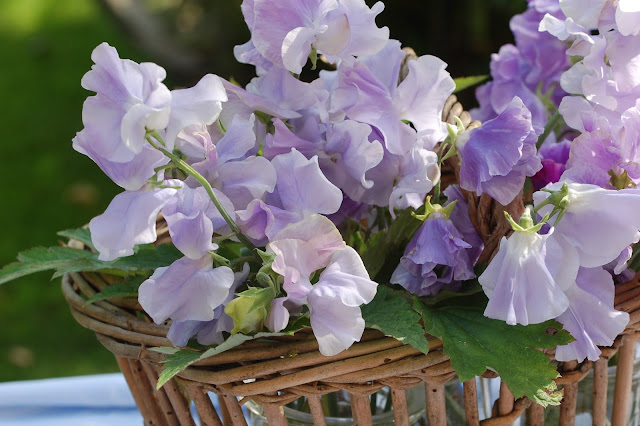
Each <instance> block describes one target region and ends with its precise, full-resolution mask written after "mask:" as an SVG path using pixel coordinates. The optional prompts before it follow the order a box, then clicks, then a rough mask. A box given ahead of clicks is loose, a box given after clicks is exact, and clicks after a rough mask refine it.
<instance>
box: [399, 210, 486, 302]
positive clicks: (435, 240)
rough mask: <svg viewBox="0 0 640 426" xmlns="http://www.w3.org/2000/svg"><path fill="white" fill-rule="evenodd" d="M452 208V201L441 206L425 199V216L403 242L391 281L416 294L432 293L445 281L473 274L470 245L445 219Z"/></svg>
mask: <svg viewBox="0 0 640 426" xmlns="http://www.w3.org/2000/svg"><path fill="white" fill-rule="evenodd" d="M455 209H456V203H455V202H454V203H450V204H448V208H446V207H444V208H443V207H441V206H440V205H438V204H436V205H435V206H433V205H431V203H430V202H429V201H427V213H426V216H427V217H426V218H425V220H424V223H423V224H422V226H421V227H420V229H418V231H417V232H416V233H415V235H414V236H413V238H412V239H411V241H409V244H407V247H406V248H405V252H404V255H403V256H402V258H401V260H400V264H399V265H398V267H397V268H396V269H395V271H394V272H393V275H392V276H391V283H392V284H400V285H401V286H402V287H404V288H406V289H407V290H409V292H411V293H413V294H415V295H417V296H434V295H435V294H437V293H438V292H439V291H440V290H441V289H442V288H443V287H444V286H446V285H449V284H452V283H459V282H461V281H465V280H469V279H472V278H475V276H476V275H475V273H474V272H473V266H474V263H473V262H474V261H475V260H476V259H477V258H476V259H473V258H471V257H470V254H471V253H472V252H473V247H472V246H471V244H469V243H467V242H466V241H465V240H464V237H463V236H462V234H461V233H460V232H459V231H458V230H457V229H456V227H455V225H454V224H453V222H452V221H451V220H450V219H449V217H450V216H451V213H452V210H455Z"/></svg>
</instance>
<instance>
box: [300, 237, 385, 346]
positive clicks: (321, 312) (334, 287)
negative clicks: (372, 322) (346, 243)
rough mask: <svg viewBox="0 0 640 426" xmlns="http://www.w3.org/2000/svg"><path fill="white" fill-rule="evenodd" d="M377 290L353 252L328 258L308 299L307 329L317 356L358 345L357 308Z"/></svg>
mask: <svg viewBox="0 0 640 426" xmlns="http://www.w3.org/2000/svg"><path fill="white" fill-rule="evenodd" d="M377 287H378V284H377V283H375V282H373V281H371V279H370V278H369V273H368V272H367V270H366V268H365V267H364V264H363V263H362V259H360V256H359V255H358V253H357V252H356V251H355V250H354V249H353V248H351V247H346V248H345V249H344V250H341V251H338V252H336V253H335V254H334V255H333V256H332V258H331V261H330V263H329V264H328V265H327V267H326V268H325V270H324V271H323V272H322V274H320V278H319V280H318V282H317V283H316V284H315V285H314V286H313V288H312V289H311V291H310V292H309V295H308V305H309V309H310V310H311V328H312V329H313V334H314V335H315V336H316V339H317V340H318V345H319V349H320V353H321V354H323V355H325V356H332V355H335V354H337V353H339V352H342V351H343V350H345V349H347V348H349V347H350V346H351V345H352V344H353V343H354V342H358V341H360V338H361V337H362V333H363V332H364V319H363V318H362V312H361V310H360V305H362V304H366V303H369V302H371V301H372V300H373V298H374V297H375V295H376V290H377Z"/></svg>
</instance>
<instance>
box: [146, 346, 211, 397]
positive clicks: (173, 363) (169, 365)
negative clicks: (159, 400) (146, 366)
mask: <svg viewBox="0 0 640 426" xmlns="http://www.w3.org/2000/svg"><path fill="white" fill-rule="evenodd" d="M200 355H201V354H200V352H198V351H194V350H191V349H182V350H180V351H178V352H175V353H173V354H171V355H168V356H167V357H166V358H165V359H164V364H163V366H162V373H160V377H158V383H157V385H156V389H160V388H161V387H162V386H163V385H164V384H165V383H167V382H168V381H169V380H171V378H172V377H173V376H175V375H176V374H178V373H179V372H181V371H182V370H184V369H185V368H187V367H188V366H189V365H191V364H193V363H194V362H196V361H197V360H198V359H200Z"/></svg>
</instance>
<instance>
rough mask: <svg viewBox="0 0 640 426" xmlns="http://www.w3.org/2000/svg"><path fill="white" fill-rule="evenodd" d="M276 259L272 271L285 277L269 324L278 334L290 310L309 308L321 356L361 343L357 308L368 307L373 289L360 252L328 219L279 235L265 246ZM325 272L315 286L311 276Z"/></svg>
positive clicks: (311, 219) (313, 220)
mask: <svg viewBox="0 0 640 426" xmlns="http://www.w3.org/2000/svg"><path fill="white" fill-rule="evenodd" d="M267 249H268V251H270V252H272V253H274V254H275V255H276V258H275V260H274V261H273V265H272V269H273V271H274V272H276V273H278V274H280V275H281V276H283V277H284V285H283V288H284V290H285V291H286V292H287V296H286V297H285V298H276V299H274V300H273V302H272V305H271V309H272V312H271V313H270V315H269V317H268V318H267V325H268V326H269V327H270V329H271V330H272V331H280V330H282V329H283V328H284V327H285V326H286V324H287V322H288V318H289V315H290V313H291V311H290V310H293V311H294V312H295V311H297V310H299V308H300V307H301V306H302V305H307V306H308V307H309V310H310V311H311V327H312V329H313V332H314V335H315V336H316V339H317V340H318V343H319V347H320V352H321V353H322V354H323V355H326V356H331V355H335V354H337V353H339V352H341V351H342V350H344V349H347V348H348V347H349V346H351V345H352V344H353V342H355V341H359V340H360V337H361V336H362V333H363V331H364V320H363V319H362V314H361V311H360V305H362V304H364V303H369V302H370V301H371V300H373V297H374V296H375V294H376V288H377V284H376V283H375V282H373V281H371V280H370V279H369V274H368V272H367V270H366V268H365V267H364V264H363V263H362V259H360V256H359V255H358V253H357V252H356V251H355V250H354V249H353V248H351V247H348V246H346V244H345V243H344V241H343V240H342V236H341V235H340V232H339V231H338V230H337V228H336V227H335V225H334V224H333V223H332V222H331V221H330V220H329V219H327V218H326V217H324V216H321V215H312V216H309V217H308V218H306V219H305V220H303V221H301V222H298V223H296V224H292V225H289V226H288V227H286V228H284V229H283V230H282V231H280V232H279V233H278V234H277V235H276V237H275V238H274V241H273V242H271V243H269V245H268V246H267ZM321 269H323V271H322V273H321V274H320V276H319V278H318V281H317V282H316V283H315V284H312V283H311V275H312V274H313V273H315V272H316V271H318V270H321Z"/></svg>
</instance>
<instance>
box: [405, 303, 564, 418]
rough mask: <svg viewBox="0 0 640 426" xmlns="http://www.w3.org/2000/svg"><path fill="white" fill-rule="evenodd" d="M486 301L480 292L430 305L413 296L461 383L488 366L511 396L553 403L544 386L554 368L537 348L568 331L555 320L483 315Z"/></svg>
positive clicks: (557, 341)
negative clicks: (512, 321) (513, 321)
mask: <svg viewBox="0 0 640 426" xmlns="http://www.w3.org/2000/svg"><path fill="white" fill-rule="evenodd" d="M486 303H487V299H486V297H484V295H474V296H470V297H466V298H458V299H450V300H448V301H447V302H445V303H443V304H440V305H436V306H433V307H430V306H427V305H426V304H424V303H422V302H421V301H420V300H419V299H417V298H415V299H414V308H415V309H416V310H417V311H419V312H421V313H422V317H423V320H424V325H425V329H426V330H427V332H428V333H429V334H432V335H434V336H437V337H439V338H440V339H442V341H443V343H444V352H445V353H446V354H447V355H448V356H449V358H451V365H452V366H453V368H454V369H455V370H456V372H457V373H458V377H459V378H460V381H465V380H469V379H471V378H473V377H474V376H478V375H481V374H482V373H484V371H485V370H486V369H487V368H490V369H491V370H494V371H496V372H497V373H498V374H499V375H500V377H501V378H502V380H504V382H505V383H506V384H507V385H508V386H509V389H510V390H511V392H512V393H513V394H514V396H515V397H516V398H519V397H521V396H522V395H526V396H527V397H529V398H531V399H532V400H533V401H535V402H536V403H538V404H540V405H543V406H547V405H552V404H555V403H556V402H557V396H553V397H552V396H549V395H547V393H546V392H545V391H544V390H545V389H550V386H553V379H555V378H556V377H558V371H557V370H556V368H555V367H554V366H553V365H552V364H551V363H550V362H549V358H547V356H546V355H544V354H543V353H542V352H541V351H540V350H539V349H540V348H555V347H556V345H565V344H567V343H569V342H571V341H572V340H573V338H572V337H571V335H570V334H569V333H568V332H567V331H565V330H563V329H562V326H561V325H560V324H559V323H557V322H555V321H547V322H544V323H541V324H532V325H528V326H526V327H525V326H522V325H515V326H511V325H508V324H507V323H505V322H504V321H498V320H494V319H490V318H487V317H485V316H484V314H483V313H484V309H485V306H486ZM541 390H542V392H544V395H547V396H546V397H543V394H541V393H540V391H541Z"/></svg>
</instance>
